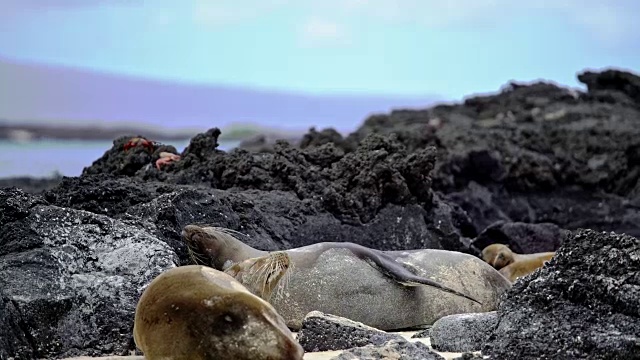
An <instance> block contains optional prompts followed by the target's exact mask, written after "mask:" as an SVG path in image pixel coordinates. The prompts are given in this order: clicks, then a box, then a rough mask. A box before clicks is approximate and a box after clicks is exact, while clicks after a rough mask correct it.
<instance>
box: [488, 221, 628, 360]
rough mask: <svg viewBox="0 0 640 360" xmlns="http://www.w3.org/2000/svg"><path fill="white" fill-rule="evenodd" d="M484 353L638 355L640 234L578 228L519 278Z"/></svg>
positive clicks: (594, 356) (494, 355)
mask: <svg viewBox="0 0 640 360" xmlns="http://www.w3.org/2000/svg"><path fill="white" fill-rule="evenodd" d="M482 352H483V354H487V355H491V358H492V359H496V360H499V359H524V360H526V359H540V358H552V357H554V358H565V359H587V358H588V359H638V358H640V357H639V356H640V355H639V354H640V240H638V239H637V238H634V237H631V236H628V235H620V234H614V233H606V232H596V231H593V230H579V231H577V232H575V233H574V234H573V235H572V236H570V237H569V238H567V240H566V241H565V243H564V245H563V247H561V248H560V250H559V251H558V252H557V253H556V255H555V256H554V258H553V259H552V260H551V261H549V262H548V263H547V264H546V265H545V266H544V267H543V268H542V269H540V270H538V271H537V272H536V273H534V274H532V275H530V276H527V277H525V278H522V279H520V280H518V281H517V282H515V284H514V286H513V288H512V289H511V290H510V291H509V292H508V293H507V296H506V297H505V299H504V300H503V301H502V303H501V304H500V306H499V308H498V324H497V327H496V328H495V330H494V332H493V333H492V334H491V336H490V337H489V339H488V343H487V344H486V345H485V347H484V348H483V351H482Z"/></svg>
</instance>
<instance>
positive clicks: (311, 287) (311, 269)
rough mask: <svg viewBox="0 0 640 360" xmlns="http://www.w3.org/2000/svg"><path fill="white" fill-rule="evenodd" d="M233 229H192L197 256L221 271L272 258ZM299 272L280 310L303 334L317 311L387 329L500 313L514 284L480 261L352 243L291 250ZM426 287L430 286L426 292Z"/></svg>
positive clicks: (188, 234) (189, 238)
mask: <svg viewBox="0 0 640 360" xmlns="http://www.w3.org/2000/svg"><path fill="white" fill-rule="evenodd" d="M234 234H238V233H236V232H233V231H231V230H228V229H224V228H217V227H209V226H199V225H187V226H185V227H184V229H183V232H182V236H183V238H184V240H185V241H186V243H187V245H188V247H189V248H190V250H191V251H194V252H196V253H198V254H199V255H200V259H201V260H203V259H204V260H208V261H209V263H210V264H211V266H213V267H214V268H216V269H225V268H228V267H229V266H231V265H233V264H236V263H239V262H242V261H244V260H246V259H250V258H256V257H260V256H265V255H267V254H268V252H266V251H261V250H257V249H254V248H252V247H250V246H248V245H246V244H244V243H243V242H242V241H240V240H239V239H237V238H236V237H234V236H233V235H234ZM285 252H286V253H287V254H288V255H289V256H290V259H291V262H292V264H293V265H294V266H295V271H293V272H292V273H291V275H290V281H289V285H288V287H287V289H286V296H283V297H282V298H280V299H274V300H273V301H272V304H273V305H274V307H275V308H276V310H277V311H278V313H279V314H280V315H282V317H283V318H284V319H285V321H286V323H287V325H288V326H289V327H290V328H292V329H299V328H300V326H301V323H302V319H303V318H304V316H305V315H306V314H307V313H309V312H310V311H313V310H318V311H322V312H325V313H330V314H333V315H338V316H343V317H346V318H349V319H351V320H354V321H359V322H362V323H364V324H366V325H369V326H373V327H376V328H378V329H382V330H395V329H405V328H411V327H416V326H421V325H428V324H432V323H433V322H434V321H435V320H437V319H439V318H440V317H442V316H445V315H450V314H459V313H466V312H481V311H492V310H495V308H496V306H497V303H498V298H499V296H500V295H501V294H502V293H503V292H504V291H505V290H507V289H508V288H509V287H510V283H509V282H508V281H507V279H505V278H504V277H503V276H501V275H500V274H499V273H498V272H497V271H496V270H495V269H493V268H491V267H490V266H489V265H487V264H486V263H484V262H483V261H482V260H480V259H478V258H477V257H475V256H472V255H468V254H463V253H459V252H454V251H446V250H435V249H425V250H408V251H380V250H375V249H370V248H367V247H364V246H361V245H358V244H354V243H348V242H336V243H328V242H327V243H317V244H313V245H308V246H303V247H300V248H295V249H289V250H285ZM423 285H426V286H423Z"/></svg>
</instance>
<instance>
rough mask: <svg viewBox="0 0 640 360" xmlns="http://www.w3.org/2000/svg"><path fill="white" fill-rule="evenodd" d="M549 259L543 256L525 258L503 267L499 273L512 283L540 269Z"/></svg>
mask: <svg viewBox="0 0 640 360" xmlns="http://www.w3.org/2000/svg"><path fill="white" fill-rule="evenodd" d="M544 254H546V253H544ZM550 259H551V258H550V257H548V256H546V255H544V256H539V257H532V258H526V259H523V260H517V261H514V262H512V263H511V264H509V265H507V266H505V267H503V268H502V269H500V270H499V272H500V274H502V275H503V276H504V277H506V278H507V279H509V281H511V282H514V281H516V280H517V279H518V278H520V277H523V276H526V275H529V274H531V273H532V272H534V271H536V270H537V269H539V268H541V267H542V266H544V264H545V263H546V262H547V261H549V260H550Z"/></svg>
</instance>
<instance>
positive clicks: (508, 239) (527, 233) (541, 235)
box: [472, 221, 567, 254]
mask: <svg viewBox="0 0 640 360" xmlns="http://www.w3.org/2000/svg"><path fill="white" fill-rule="evenodd" d="M566 236H567V231H566V230H563V229H561V228H559V227H558V226H557V225H555V224H552V223H539V224H528V223H522V222H504V221H498V222H495V223H493V224H491V225H490V226H488V227H487V228H486V229H484V231H483V232H482V233H480V235H478V236H477V237H476V238H475V240H474V241H473V243H472V246H473V247H475V248H476V249H478V250H479V251H482V249H484V248H485V247H487V246H489V245H491V244H494V243H499V244H505V245H508V246H509V248H510V249H511V250H513V251H515V252H516V253H518V254H532V253H539V252H548V251H556V250H557V249H558V248H559V247H560V245H562V242H563V240H564V238H565V237H566Z"/></svg>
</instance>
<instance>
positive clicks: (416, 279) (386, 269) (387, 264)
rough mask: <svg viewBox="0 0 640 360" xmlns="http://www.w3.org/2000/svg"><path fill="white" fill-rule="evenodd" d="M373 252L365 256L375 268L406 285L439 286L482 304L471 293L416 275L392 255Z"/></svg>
mask: <svg viewBox="0 0 640 360" xmlns="http://www.w3.org/2000/svg"><path fill="white" fill-rule="evenodd" d="M370 250H372V251H371V252H366V254H365V256H366V257H367V259H368V261H367V262H368V263H369V264H371V265H374V264H375V266H374V267H375V268H376V269H378V271H380V272H381V273H383V274H385V275H387V276H388V277H390V278H392V279H393V280H395V281H396V282H398V283H400V284H402V285H405V286H419V285H427V286H431V287H435V288H438V289H440V290H443V291H446V292H448V293H451V294H454V295H458V296H462V297H463V298H465V299H468V300H471V301H473V302H475V303H478V304H480V305H482V303H481V302H480V301H478V300H476V299H474V298H473V297H471V296H469V295H465V294H463V293H461V292H459V291H457V290H454V289H451V288H449V287H446V286H444V285H441V284H438V283H437V282H435V281H433V280H431V279H427V278H425V277H422V276H419V275H416V274H414V273H412V272H411V271H409V270H407V268H405V267H404V266H403V265H402V264H401V263H399V262H397V261H396V260H395V259H393V258H392V257H390V256H389V255H387V254H385V253H383V252H381V251H376V250H373V249H370ZM372 263H373V264H372Z"/></svg>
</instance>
